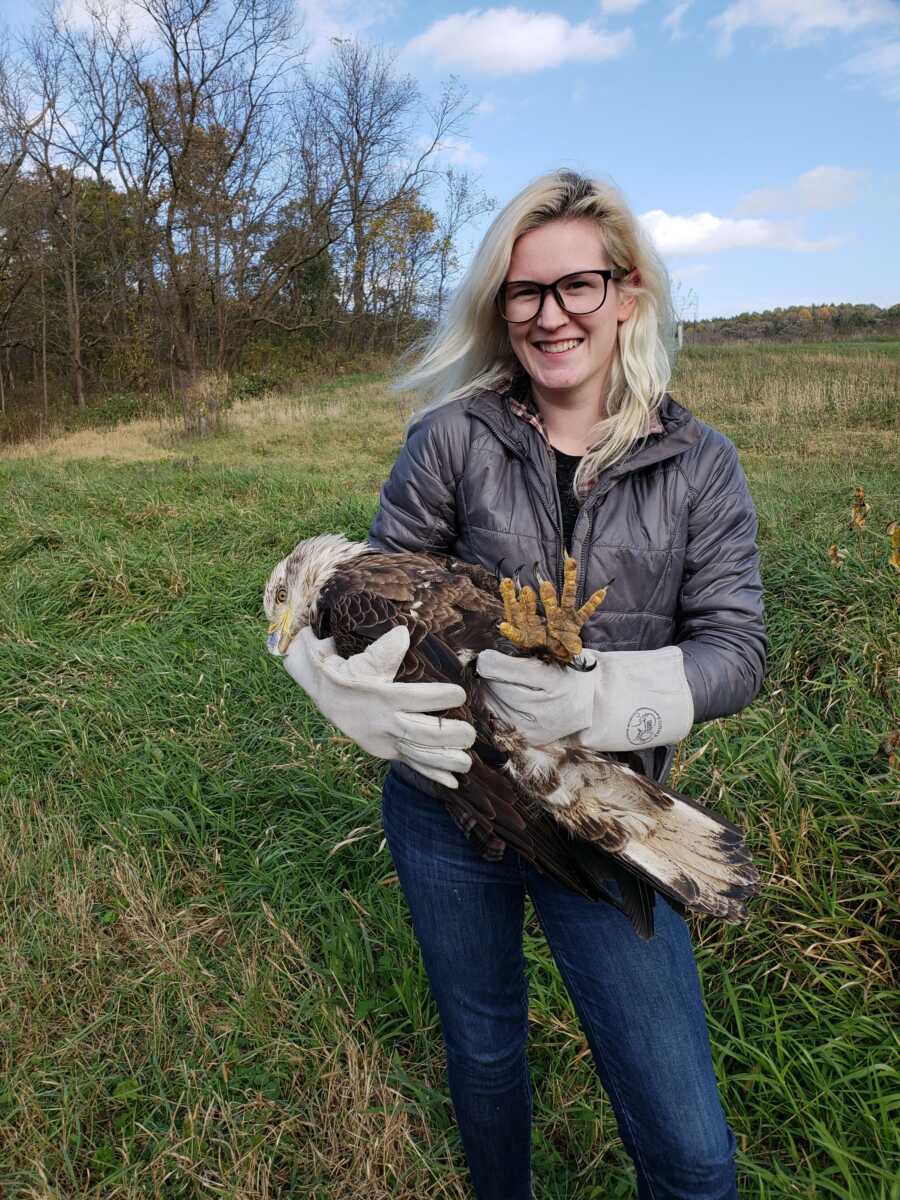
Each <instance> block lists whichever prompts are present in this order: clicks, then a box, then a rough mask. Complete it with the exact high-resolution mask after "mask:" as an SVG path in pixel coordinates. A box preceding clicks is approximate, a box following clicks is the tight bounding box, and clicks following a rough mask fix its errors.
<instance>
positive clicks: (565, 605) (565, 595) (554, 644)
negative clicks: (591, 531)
mask: <svg viewBox="0 0 900 1200" xmlns="http://www.w3.org/2000/svg"><path fill="white" fill-rule="evenodd" d="M519 569H521V568H519ZM535 578H536V579H537V580H538V593H539V594H540V598H541V604H542V606H543V609H544V616H543V617H541V616H539V615H538V612H537V596H536V595H535V592H534V589H533V588H532V587H530V586H528V585H526V586H525V587H523V588H520V587H519V583H518V573H516V578H515V580H513V579H510V578H509V577H508V576H506V577H504V578H503V579H501V580H500V597H501V599H502V600H503V621H502V622H501V623H500V627H499V628H500V633H501V634H502V635H503V637H505V638H506V639H507V640H508V641H510V642H512V644H513V645H514V646H516V647H517V648H518V649H519V650H545V651H546V652H547V653H548V654H549V655H550V656H551V657H552V658H553V659H555V661H557V662H559V663H562V664H563V665H564V666H570V665H571V664H572V663H573V662H574V661H575V660H576V659H577V658H578V656H579V654H581V651H582V649H583V647H582V644H581V638H580V637H579V634H580V632H581V629H582V626H583V625H584V624H585V622H586V621H588V620H589V619H590V618H591V617H592V616H593V615H594V613H595V612H596V611H597V609H598V608H599V607H600V605H601V604H602V603H603V600H604V599H605V597H606V593H607V590H608V588H598V589H597V591H596V592H594V593H593V595H591V596H589V597H588V599H587V600H586V601H585V603H584V604H582V605H581V607H580V608H576V607H575V599H576V597H577V595H578V564H577V562H576V561H575V559H574V558H572V557H570V555H568V554H567V555H566V556H565V559H564V565H563V587H562V592H561V595H560V597H559V598H557V595H556V588H555V587H554V586H553V584H552V583H550V581H549V580H547V579H542V578H541V576H540V573H539V571H538V569H537V565H536V566H535Z"/></svg>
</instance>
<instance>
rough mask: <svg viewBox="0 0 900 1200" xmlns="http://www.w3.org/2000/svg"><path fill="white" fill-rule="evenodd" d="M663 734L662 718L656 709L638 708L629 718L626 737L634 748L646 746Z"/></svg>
mask: <svg viewBox="0 0 900 1200" xmlns="http://www.w3.org/2000/svg"><path fill="white" fill-rule="evenodd" d="M661 732H662V717H660V715H659V713H658V712H657V711H656V709H655V708H636V709H635V710H634V712H633V713H632V714H631V716H630V717H629V718H628V726H627V728H626V730H625V733H626V736H627V738H628V740H629V742H631V744H632V746H645V745H646V744H647V743H648V742H651V741H653V739H654V738H655V737H658V735H659V734H660V733H661Z"/></svg>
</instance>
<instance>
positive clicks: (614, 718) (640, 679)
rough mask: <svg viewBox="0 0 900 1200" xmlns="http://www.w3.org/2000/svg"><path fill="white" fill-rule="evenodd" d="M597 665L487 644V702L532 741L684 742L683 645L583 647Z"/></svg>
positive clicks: (628, 745) (687, 699) (621, 745)
mask: <svg viewBox="0 0 900 1200" xmlns="http://www.w3.org/2000/svg"><path fill="white" fill-rule="evenodd" d="M581 657H582V658H583V659H586V660H590V661H592V662H594V663H595V664H596V666H595V667H594V668H593V669H592V670H590V671H572V670H560V669H559V668H558V667H553V666H549V665H548V664H547V663H542V662H541V661H540V660H539V659H536V658H514V657H513V656H512V655H509V654H500V653H499V652H498V651H496V650H482V652H481V653H480V654H479V655H478V663H477V668H476V669H477V671H478V674H479V675H480V676H481V678H482V679H484V680H486V681H487V682H488V683H489V685H490V687H489V689H488V695H487V701H488V703H489V705H490V707H491V709H493V710H494V712H496V714H497V716H499V717H501V718H502V719H503V720H505V721H508V722H509V723H510V724H511V725H514V726H515V728H516V729H517V730H518V731H519V733H521V734H522V736H523V737H524V738H525V740H526V741H527V742H528V744H529V745H531V746H546V745H548V744H549V743H550V742H555V741H558V740H559V739H560V738H565V737H572V736H575V740H576V741H577V743H578V744H579V745H581V746H585V747H587V748H588V749H590V750H644V749H648V748H649V747H651V746H671V745H674V743H675V742H679V741H681V739H682V738H683V737H685V736H686V735H687V734H688V733H689V732H690V730H691V727H692V725H693V723H694V700H693V697H692V695H691V689H690V687H689V686H688V681H687V676H686V675H685V673H684V658H683V656H682V653H681V647H680V646H663V647H662V648H661V649H659V650H610V651H606V652H604V651H601V650H583V651H582V653H581Z"/></svg>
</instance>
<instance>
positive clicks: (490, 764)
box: [314, 553, 652, 936]
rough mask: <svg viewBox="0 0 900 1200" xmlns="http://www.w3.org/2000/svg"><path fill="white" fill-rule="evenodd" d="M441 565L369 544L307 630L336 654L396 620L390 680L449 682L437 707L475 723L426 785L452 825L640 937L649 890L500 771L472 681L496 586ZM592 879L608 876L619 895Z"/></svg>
mask: <svg viewBox="0 0 900 1200" xmlns="http://www.w3.org/2000/svg"><path fill="white" fill-rule="evenodd" d="M450 561H451V562H452V561H453V560H450ZM464 565H465V564H464ZM448 566H449V563H448V560H437V559H434V558H432V557H431V556H429V555H416V554H409V555H408V554H390V555H387V554H379V553H374V554H370V555H364V556H362V557H361V558H359V559H356V560H353V562H351V563H350V564H348V565H347V566H346V567H342V568H340V569H339V570H338V571H337V572H336V573H335V575H334V576H333V578H332V579H331V580H330V581H329V583H328V584H327V585H326V586H325V587H324V588H323V589H322V592H321V593H320V596H319V600H318V604H317V607H316V618H315V622H314V632H315V633H316V635H317V636H318V637H333V638H334V641H335V646H336V648H337V651H338V653H339V654H341V655H343V656H345V657H346V656H348V655H351V654H357V653H361V652H362V651H363V650H365V648H366V646H368V645H370V644H371V643H372V642H374V641H376V640H377V639H378V638H379V637H381V636H382V635H383V634H385V633H387V632H388V630H390V629H392V628H394V627H395V626H396V625H399V624H402V625H405V626H406V627H407V628H408V629H409V633H410V647H409V651H408V652H407V654H406V657H405V659H404V661H403V663H402V664H401V667H400V670H399V672H398V673H397V677H396V678H397V680H398V682H403V683H415V682H421V681H426V680H427V681H430V682H446V683H456V684H459V685H460V686H462V687H463V688H464V689H465V690H466V693H467V697H468V699H467V703H466V704H465V705H464V706H462V707H461V708H458V709H451V710H448V711H447V712H446V713H445V714H444V715H446V716H448V717H454V718H457V719H459V720H464V721H468V722H469V723H470V724H472V725H473V727H474V728H475V732H476V740H475V744H474V745H473V747H472V749H471V755H472V769H471V770H470V771H469V772H468V774H465V775H460V776H459V788H458V789H456V790H454V789H451V788H444V787H441V786H440V785H437V784H435V785H434V786H435V788H436V790H437V792H438V793H439V794H440V795H441V797H442V799H443V801H444V804H445V805H446V807H447V809H448V811H449V812H450V814H451V816H452V817H453V819H454V821H455V822H456V824H457V825H458V826H459V828H460V829H462V831H463V832H464V833H465V834H466V836H467V837H469V838H470V840H472V841H473V843H474V844H475V845H476V848H477V849H478V850H479V852H480V853H482V854H484V856H485V857H488V858H498V857H500V855H501V854H502V853H503V850H504V848H505V846H507V845H510V846H512V847H513V848H514V849H515V850H516V851H518V853H519V854H521V855H522V857H523V858H525V859H526V860H527V861H529V862H531V863H532V864H533V865H534V866H535V867H536V868H537V869H538V870H541V871H543V872H545V873H546V874H548V875H551V876H552V877H553V878H555V879H557V880H559V881H560V882H561V883H564V884H565V885H567V886H568V887H570V888H572V889H573V890H574V891H576V892H578V893H580V894H581V895H583V896H587V897H588V898H590V899H601V898H602V899H605V900H607V901H608V902H609V903H611V904H613V905H615V906H616V907H617V908H620V909H622V910H623V911H625V912H626V914H627V915H628V916H629V917H630V918H631V919H632V921H633V922H634V923H635V926H636V928H638V929H639V931H640V932H642V933H643V934H644V935H645V936H649V934H650V932H651V931H652V893H650V892H649V889H647V888H646V886H645V885H643V884H640V883H639V881H637V880H635V879H634V877H633V876H632V875H630V874H629V873H628V872H627V871H626V870H624V869H623V868H622V867H620V866H619V864H618V863H616V862H615V861H614V860H613V859H611V858H609V856H607V855H605V854H604V853H603V852H602V851H600V850H599V849H597V848H595V847H593V846H589V845H588V844H586V843H584V844H582V843H578V842H576V841H575V840H574V839H573V838H572V837H571V835H569V834H568V833H567V832H566V831H565V830H564V829H562V828H561V827H560V826H559V825H558V824H557V822H556V821H554V820H553V819H552V817H551V816H550V815H549V814H548V813H547V812H546V811H544V810H543V809H542V808H540V807H539V806H538V804H537V803H536V802H535V801H534V800H533V799H531V798H529V797H528V796H527V795H523V794H522V793H521V792H520V791H519V790H518V789H517V788H516V787H515V785H514V783H513V781H512V780H511V779H510V778H509V776H508V775H506V774H505V773H504V772H503V771H502V767H503V766H504V764H505V762H506V755H505V753H504V752H503V751H502V750H500V749H499V748H498V747H497V745H496V743H495V741H494V738H493V736H492V725H493V721H494V718H493V717H492V716H491V714H490V712H489V711H488V710H487V709H486V708H485V707H484V706H483V705H482V704H480V703H479V701H478V691H479V689H478V688H477V687H475V686H473V684H474V682H475V675H474V659H475V656H476V655H477V653H478V651H479V650H481V649H486V648H488V647H495V646H497V644H498V642H500V640H501V639H500V638H499V634H498V633H497V628H496V627H497V622H498V621H499V619H500V618H501V615H502V610H501V605H500V602H499V599H498V598H497V596H496V591H492V592H486V591H485V587H486V586H490V587H491V588H492V589H495V588H496V581H495V580H494V577H493V576H492V575H491V574H490V573H489V572H487V571H484V570H483V569H482V568H477V569H476V570H477V572H478V575H476V576H475V577H474V578H473V574H472V573H471V572H466V571H456V570H450V569H448ZM460 656H462V657H460ZM601 880H602V881H609V880H615V881H616V882H617V883H618V884H619V889H620V892H621V899H617V898H615V897H614V896H613V895H612V894H611V893H610V892H609V891H608V890H607V888H606V887H604V886H603V884H602V883H601Z"/></svg>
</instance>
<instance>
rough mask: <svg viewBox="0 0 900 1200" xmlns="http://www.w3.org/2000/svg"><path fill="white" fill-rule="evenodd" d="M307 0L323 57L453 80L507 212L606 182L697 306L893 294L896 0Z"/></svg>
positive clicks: (710, 311) (472, 143)
mask: <svg viewBox="0 0 900 1200" xmlns="http://www.w3.org/2000/svg"><path fill="white" fill-rule="evenodd" d="M73 2H75V3H79V4H80V3H83V2H84V0H73ZM297 3H298V11H299V12H300V13H301V14H302V16H303V19H304V30H305V37H306V40H307V41H308V42H309V43H310V55H311V58H312V60H313V61H315V59H316V58H317V57H320V56H322V55H323V54H325V53H327V50H328V48H329V43H328V39H329V38H330V37H333V36H342V35H343V36H348V35H349V36H360V37H363V38H364V39H366V40H369V41H376V42H381V43H383V44H385V45H387V46H389V47H391V48H393V49H395V50H396V51H397V53H398V60H397V67H398V69H402V70H405V71H408V72H410V73H411V74H413V75H415V76H416V78H417V79H418V80H419V81H420V83H421V85H422V87H423V89H424V90H425V91H426V92H432V91H435V92H436V91H437V89H438V86H439V83H440V80H441V79H444V78H446V77H447V76H448V75H449V74H451V73H452V74H454V75H456V76H458V77H459V79H460V80H461V81H462V82H463V83H464V84H465V85H466V87H467V88H468V90H469V93H470V95H471V97H472V98H473V100H476V101H477V102H478V110H477V112H476V113H475V115H474V116H473V117H472V118H471V120H470V122H469V125H468V129H467V132H466V136H465V138H464V139H462V140H460V141H458V142H457V143H455V144H453V145H451V146H448V147H447V149H446V157H447V158H448V159H449V160H451V161H454V162H457V163H459V164H461V165H464V166H466V167H468V168H470V169H471V170H472V171H474V172H475V173H477V174H478V175H479V176H480V179H481V182H482V186H483V187H484V189H485V190H486V191H487V192H488V193H489V194H490V195H492V196H494V197H496V199H497V200H498V202H499V203H500V204H502V203H504V202H505V201H506V200H507V199H508V198H509V197H510V196H511V195H513V193H514V192H516V191H517V190H518V189H519V188H520V187H521V186H522V185H523V184H525V183H526V182H527V181H528V180H529V179H531V178H532V177H533V176H535V175H537V174H540V173H541V172H543V171H545V170H548V169H550V168H553V167H556V166H562V165H566V166H574V167H577V168H580V169H582V170H584V171H586V172H589V173H596V174H599V175H604V176H607V177H610V178H612V179H613V180H614V181H615V182H616V183H617V184H618V185H619V186H620V187H621V188H622V189H623V190H624V192H625V194H626V196H627V197H628V199H629V201H630V202H631V204H632V206H633V207H634V209H635V211H637V212H638V213H639V214H641V216H642V218H643V219H644V221H645V223H646V225H647V227H648V228H649V229H650V231H651V233H652V234H653V236H654V237H655V239H656V241H657V244H658V245H659V247H660V249H661V251H662V252H663V255H664V257H665V259H666V261H667V263H668V265H669V269H670V271H671V273H672V276H673V279H674V280H675V281H676V283H677V284H680V291H681V294H682V295H684V294H685V293H686V292H687V290H688V289H689V288H690V289H693V291H694V292H695V293H696V296H697V300H698V307H699V315H700V316H701V317H703V316H717V315H719V316H724V315H730V314H733V313H737V312H741V311H744V310H760V309H764V308H772V307H775V306H777V305H788V304H809V303H827V302H837V301H852V302H874V303H876V304H881V305H890V304H896V303H898V302H900V154H898V150H900V3H898V2H897V0H708V2H703V0H693V2H691V0H571V2H569V3H563V2H562V0H546V2H544V3H540V2H538V3H524V2H520V3H516V4H508V5H507V4H499V5H495V6H489V5H480V6H470V5H468V4H466V3H453V2H452V0H442V2H427V0H426V2H421V0H420V2H416V0H297ZM16 11H17V7H16V8H14V6H13V5H12V4H11V3H10V0H0V17H2V18H4V19H5V20H6V21H8V22H10V23H12V22H13V21H15V20H16V16H15V15H14V14H16ZM18 12H21V10H20V9H19V10H18ZM486 224H487V219H485V220H484V221H482V223H481V225H480V227H479V228H478V229H477V230H475V231H473V232H474V233H475V234H477V233H480V232H481V231H482V230H483V228H484V227H485V225H486Z"/></svg>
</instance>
